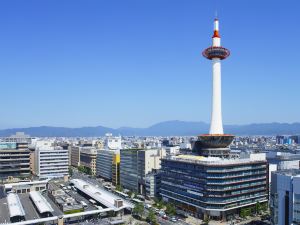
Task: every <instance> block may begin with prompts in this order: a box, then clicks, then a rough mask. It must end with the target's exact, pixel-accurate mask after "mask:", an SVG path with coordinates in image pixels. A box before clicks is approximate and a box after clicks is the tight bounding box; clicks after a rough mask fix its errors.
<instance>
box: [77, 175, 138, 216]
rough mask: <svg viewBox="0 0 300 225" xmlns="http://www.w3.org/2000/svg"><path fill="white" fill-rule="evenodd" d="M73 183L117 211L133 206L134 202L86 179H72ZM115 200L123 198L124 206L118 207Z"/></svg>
mask: <svg viewBox="0 0 300 225" xmlns="http://www.w3.org/2000/svg"><path fill="white" fill-rule="evenodd" d="M71 183H73V184H74V186H75V187H76V188H77V189H79V190H80V191H82V192H83V193H85V194H86V195H88V196H90V197H91V198H92V199H95V200H96V201H98V202H100V203H101V204H103V205H105V206H106V207H108V208H113V209H114V210H115V211H118V210H121V209H124V208H133V207H134V206H133V204H131V203H129V202H128V201H126V200H125V199H123V198H121V197H119V196H117V195H115V194H113V193H111V192H109V191H106V190H104V189H102V188H99V187H96V186H94V185H93V184H90V183H88V182H86V181H84V180H80V179H73V180H71ZM115 200H122V201H123V206H122V207H120V208H118V207H116V206H115Z"/></svg>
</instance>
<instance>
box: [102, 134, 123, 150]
mask: <svg viewBox="0 0 300 225" xmlns="http://www.w3.org/2000/svg"><path fill="white" fill-rule="evenodd" d="M105 136H106V139H105V149H108V150H120V149H121V148H122V138H121V137H120V136H118V137H113V136H112V134H106V135H105Z"/></svg>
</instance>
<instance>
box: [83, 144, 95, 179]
mask: <svg viewBox="0 0 300 225" xmlns="http://www.w3.org/2000/svg"><path fill="white" fill-rule="evenodd" d="M97 153H98V150H97V149H95V148H94V147H92V148H81V149H80V166H84V167H86V168H89V169H90V170H91V175H96V162H97Z"/></svg>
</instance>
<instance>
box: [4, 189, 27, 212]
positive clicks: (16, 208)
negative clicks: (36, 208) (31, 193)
mask: <svg viewBox="0 0 300 225" xmlns="http://www.w3.org/2000/svg"><path fill="white" fill-rule="evenodd" d="M7 204H8V210H9V215H10V217H15V216H25V211H24V209H23V206H22V204H21V201H20V198H19V196H18V195H17V194H16V193H10V194H8V195H7Z"/></svg>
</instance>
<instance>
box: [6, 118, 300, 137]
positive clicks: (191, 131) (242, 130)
mask: <svg viewBox="0 0 300 225" xmlns="http://www.w3.org/2000/svg"><path fill="white" fill-rule="evenodd" d="M208 129H209V124H207V123H204V122H185V121H178V120H174V121H166V122H161V123H157V124H155V125H153V126H150V127H148V128H131V127H121V128H118V129H113V128H109V127H103V126H97V127H81V128H66V127H50V126H41V127H28V128H13V129H5V130H0V136H2V137H7V136H10V135H12V134H15V133H16V132H19V131H20V132H25V133H26V134H29V135H31V136H33V137H99V136H104V135H105V134H106V133H112V134H113V135H119V134H120V135H124V136H133V135H135V136H176V135H178V136H196V135H199V134H205V133H207V132H208ZM224 129H225V131H226V133H228V134H234V135H278V134H300V123H292V124H289V123H260V124H248V125H225V126H224Z"/></svg>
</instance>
